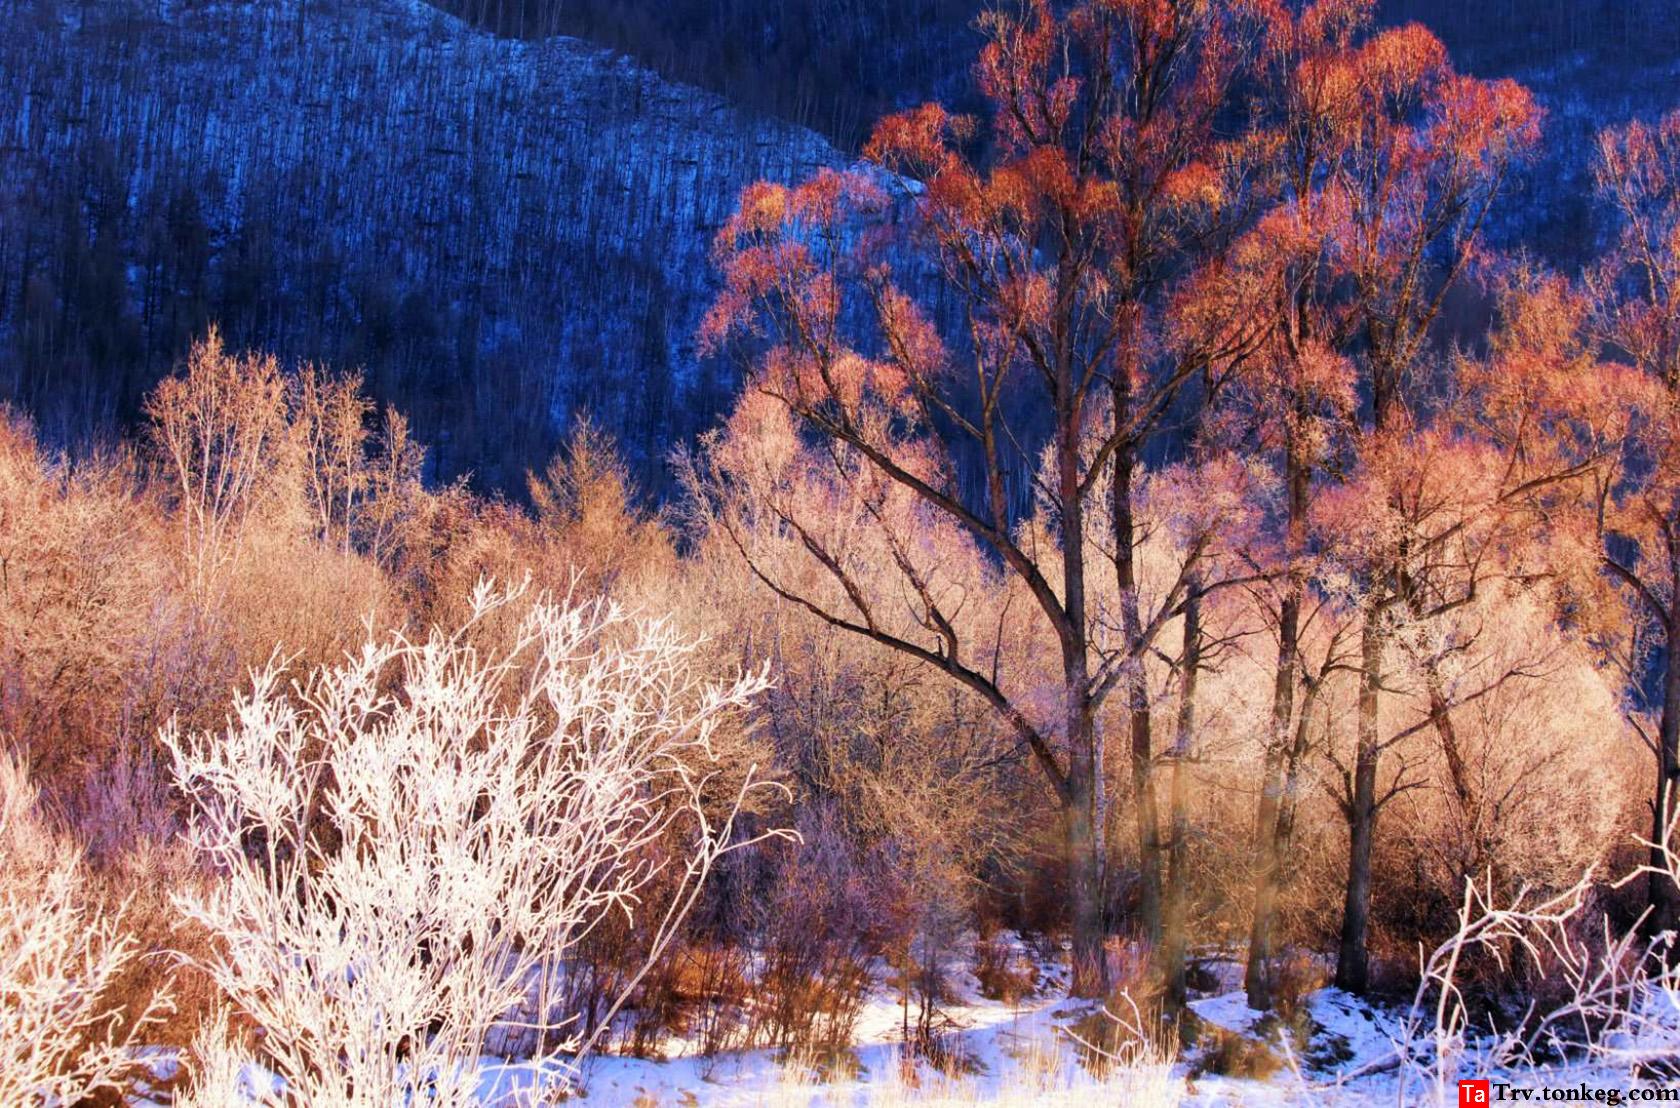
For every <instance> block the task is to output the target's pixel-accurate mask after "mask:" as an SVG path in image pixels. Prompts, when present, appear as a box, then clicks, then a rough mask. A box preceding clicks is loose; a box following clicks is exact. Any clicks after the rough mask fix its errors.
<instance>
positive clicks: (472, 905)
mask: <svg viewBox="0 0 1680 1108" xmlns="http://www.w3.org/2000/svg"><path fill="white" fill-rule="evenodd" d="M513 598H514V594H512V593H502V594H498V593H496V592H495V591H494V590H493V589H492V588H491V587H490V586H488V585H481V586H480V587H479V588H478V589H477V590H476V592H475V594H474V598H473V603H472V617H471V618H470V619H469V620H468V623H467V624H466V625H465V626H463V627H460V628H457V629H455V630H453V631H448V632H445V631H442V630H438V631H434V632H433V633H432V634H431V635H430V636H429V637H428V638H427V639H426V640H425V641H423V642H410V641H408V640H406V639H404V638H402V637H400V636H389V637H385V638H374V637H372V636H371V635H370V637H369V640H368V641H367V642H366V643H365V644H364V645H363V647H362V648H361V650H360V651H359V652H358V653H355V654H353V655H351V656H349V657H347V658H346V659H345V660H344V661H343V662H341V663H339V664H337V665H334V666H327V667H321V668H318V669H316V670H315V671H314V672H313V673H312V674H311V675H310V676H309V677H308V678H307V679H306V680H303V681H300V682H298V683H295V684H294V685H293V686H292V687H291V688H290V689H289V690H286V689H283V688H282V687H281V682H280V679H279V676H278V673H279V671H278V668H277V666H274V665H271V666H269V667H268V668H267V669H264V670H262V671H260V672H258V673H257V674H256V675H255V677H254V682H253V687H252V689H251V690H250V692H248V693H246V694H244V695H242V696H240V697H239V698H238V699H237V700H236V702H235V706H234V713H233V718H232V720H231V722H230V725H229V726H228V728H227V729H226V731H225V733H223V734H220V735H212V734H190V735H188V734H182V733H180V732H179V731H178V730H176V729H170V730H168V731H166V733H165V735H164V742H165V744H166V745H167V746H168V748H169V749H170V751H171V753H172V754H173V756H174V764H175V773H176V777H177V779H178V780H179V782H180V784H181V787H182V788H183V789H184V790H185V791H187V792H188V793H189V794H190V795H191V796H192V798H193V800H194V802H195V807H196V811H195V814H194V817H193V820H192V825H191V832H190V834H191V839H192V841H193V843H194V845H195V847H196V848H197V850H198V851H199V852H200V853H201V855H202V856H203V857H204V858H206V859H207V860H208V861H210V862H211V863H213V864H214V866H215V867H216V868H217V869H218V870H220V871H221V872H222V874H223V875H224V880H223V882H222V883H221V884H220V885H219V886H217V887H216V888H214V889H213V890H211V891H210V892H208V893H206V894H202V895H193V896H189V897H185V898H183V899H182V901H181V904H182V907H183V908H184V909H185V910H186V912H187V913H188V914H189V915H190V916H191V917H192V918H193V919H196V920H197V921H199V922H200V923H202V924H203V925H204V926H205V927H206V928H208V929H209V931H210V932H211V933H212V934H213V935H214V936H215V937H216V938H217V940H218V941H219V944H220V952H219V953H218V954H217V955H215V956H213V957H211V958H209V959H207V964H206V965H205V967H204V968H205V969H206V970H207V971H208V972H209V973H210V974H211V976H212V977H213V978H214V979H215V980H216V982H217V983H218V985H220V987H221V988H222V990H223V991H224V992H225V993H226V995H227V996H228V997H229V998H230V999H231V1000H232V1001H233V1003H234V1004H236V1005H237V1006H238V1008H239V1009H240V1010H242V1011H243V1013H244V1014H245V1015H246V1016H248V1017H249V1018H251V1019H252V1020H254V1021H255V1023H256V1024H257V1025H258V1026H259V1027H260V1028H261V1029H262V1033H263V1037H262V1050H263V1053H264V1054H265V1055H266V1064H268V1065H270V1066H271V1067H272V1068H273V1069H274V1070H275V1071H276V1072H277V1074H278V1075H279V1076H280V1077H281V1078H282V1079H283V1080H284V1082H285V1088H286V1098H287V1100H286V1103H295V1104H309V1105H323V1106H328V1105H342V1104H351V1103H354V1104H391V1103H404V1102H407V1101H408V1100H409V1099H411V1098H416V1097H424V1098H425V1099H426V1101H427V1102H428V1103H430V1104H437V1105H446V1104H462V1105H464V1104H468V1103H471V1102H472V1099H473V1097H474V1096H475V1094H476V1092H477V1090H478V1088H479V1086H480V1084H481V1083H482V1081H483V1080H485V1078H486V1077H487V1076H488V1069H489V1067H488V1065H487V1064H486V1063H485V1062H484V1061H482V1057H483V1055H484V1054H485V1052H486V1050H487V1049H488V1043H489V1040H490V1039H491V1036H492V1032H493V1031H504V1032H505V1031H510V1030H515V1031H516V1030H519V1029H522V1028H523V1029H533V1030H535V1032H536V1037H535V1040H534V1041H535V1043H536V1050H537V1054H538V1057H536V1058H535V1059H534V1060H535V1061H536V1062H537V1063H538V1064H539V1066H542V1067H544V1070H545V1072H554V1073H556V1074H558V1073H560V1072H562V1071H561V1069H560V1067H559V1065H558V1055H559V1053H560V1051H561V1050H562V1049H569V1050H572V1051H576V1052H579V1053H586V1052H587V1051H588V1049H589V1048H590V1047H591V1046H592V1045H593V1042H592V1040H583V1039H581V1037H580V1036H577V1035H575V1034H573V1035H570V1036H569V1037H568V1038H567V1039H566V1040H564V1041H563V1040H562V1039H561V1038H560V1037H559V1035H558V1034H556V1032H558V1031H560V1030H561V1029H563V1027H564V1024H565V1019H566V1013H560V1012H556V1011H554V1010H553V1008H552V1007H551V1006H550V1004H549V1000H550V990H549V988H548V983H549V982H551V981H552V980H553V978H554V975H555V974H556V973H557V972H559V970H560V968H561V967H562V966H563V964H564V959H565V956H566V954H567V952H568V951H569V950H571V949H572V948H573V947H574V946H575V944H576V943H577V942H578V941H579V940H580V939H581V938H582V937H583V936H585V935H587V934H588V933H589V931H590V930H591V929H592V928H593V927H595V926H597V925H598V924H600V923H601V922H602V921H603V920H604V919H606V918H607V917H608V916H609V915H610V914H613V913H621V914H623V915H625V916H630V915H632V914H634V913H636V912H637V911H638V910H640V909H641V908H642V907H643V903H642V900H641V894H642V893H643V891H644V890H645V889H647V888H648V887H649V886H650V885H651V884H652V883H653V882H654V881H655V880H656V879H657V878H659V877H660V876H661V875H662V874H663V873H664V872H665V871H666V870H667V869H669V870H671V871H673V872H675V873H676V874H677V875H678V876H679V879H680V886H681V891H680V893H679V895H677V896H676V897H674V898H673V899H671V900H670V902H669V903H668V905H667V906H666V908H665V910H664V911H663V913H662V914H658V915H656V916H655V917H654V918H653V919H652V920H650V921H648V923H647V924H646V926H648V927H649V928H651V929H652V933H653V934H654V936H655V939H654V940H653V942H652V943H651V944H650V948H649V953H648V961H649V962H651V961H653V960H654V959H657V958H658V957H659V956H660V955H661V954H662V953H663V950H664V947H665V945H666V944H667V942H668V941H669V939H670V937H671V935H672V934H673V933H674V932H675V930H676V927H677V926H678V925H679V924H680V922H681V920H682V918H683V915H684V914H685V913H686V911H687V910H688V909H689V908H690V907H691V906H692V904H693V902H694V899H695V896H696V895H697V892H698V889H699V886H700V884H701V882H702V881H703V880H704V878H705V876H706V874H707V872H708V871H709V870H710V868H711V866H712V863H713V862H714V861H715V860H716V858H717V857H718V856H719V854H720V853H722V852H723V851H724V850H726V849H728V848H729V844H730V843H731V825H732V821H733V813H732V811H726V812H725V813H724V815H723V817H722V818H721V819H717V818H714V817H710V816H708V815H707V810H706V809H705V807H704V806H703V805H702V803H701V797H702V792H703V790H704V789H705V787H706V785H707V783H708V781H709V780H710V748H709V741H710V736H711V735H712V733H713V731H714V730H715V728H716V727H717V726H718V724H719V723H720V721H721V720H723V719H724V718H726V717H727V716H729V715H731V714H733V713H735V712H737V711H739V710H740V709H741V708H743V707H744V706H745V705H746V703H747V702H748V700H749V699H750V698H751V697H753V696H754V695H756V694H757V693H758V692H759V691H760V690H761V689H762V688H763V687H764V682H763V679H762V678H761V677H759V676H748V677H742V678H739V679H736V680H734V681H729V682H723V683H715V684H713V683H706V682H705V681H703V680H702V678H701V677H699V676H698V675H696V674H695V673H694V672H692V668H691V667H690V665H689V659H690V655H691V654H692V653H693V651H694V650H695V644H694V643H692V642H689V641H686V640H684V639H682V638H681V637H679V636H678V635H677V634H676V633H675V632H674V631H673V630H672V628H671V627H670V625H669V624H668V623H666V622H663V621H658V620H635V619H631V618H629V617H627V616H625V615H624V614H623V613H622V612H621V611H620V610H618V609H617V608H615V607H610V606H607V605H605V604H600V603H596V604H586V605H576V606H556V605H553V604H550V603H547V602H546V601H541V600H539V601H538V602H537V603H535V604H533V605H532V606H531V607H530V610H529V612H528V613H527V614H526V616H525V617H524V618H523V620H522V621H521V624H520V626H521V632H520V634H519V636H518V637H517V639H516V641H515V642H514V644H513V646H512V647H511V648H510V649H509V650H508V651H507V652H506V653H503V654H489V653H482V652H480V651H479V650H477V649H475V648H474V647H472V646H471V645H470V644H469V642H468V639H467V636H468V633H469V631H470V625H471V623H472V621H473V620H477V619H482V618H485V617H486V616H488V615H489V614H490V613H492V612H494V611H495V610H497V609H498V608H502V607H505V606H506V605H507V604H508V603H509V602H510V601H511V600H512V599H513ZM750 784H751V782H750V778H749V782H748V785H747V786H744V787H750ZM684 825H686V826H687V829H688V830H687V836H686V843H687V844H688V853H687V854H686V855H683V856H675V855H671V854H665V855H663V856H655V855H652V854H650V852H649V851H648V850H647V848H648V847H649V846H650V845H651V844H653V843H655V842H657V841H660V840H662V839H666V838H667V836H668V835H670V834H671V833H673V831H674V829H676V828H678V827H679V826H684ZM636 983H637V980H636V978H632V979H631V980H630V981H628V982H627V983H626V985H625V988H624V990H623V992H621V993H620V1000H622V996H623V993H624V992H628V991H629V990H630V989H632V988H634V987H635V985H636ZM609 1022H610V1021H609Z"/></svg>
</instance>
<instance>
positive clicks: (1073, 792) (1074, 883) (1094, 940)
mask: <svg viewBox="0 0 1680 1108" xmlns="http://www.w3.org/2000/svg"><path fill="white" fill-rule="evenodd" d="M1091 769H1092V767H1091V764H1090V761H1089V759H1076V760H1075V765H1074V766H1073V767H1072V772H1070V773H1069V774H1068V796H1067V800H1066V803H1065V804H1064V806H1063V814H1064V816H1065V818H1066V823H1067V826H1066V837H1067V869H1068V894H1069V899H1070V900H1071V902H1072V903H1071V904H1070V905H1069V907H1070V908H1071V911H1072V916H1073V983H1072V986H1071V992H1072V994H1073V995H1074V996H1078V997H1104V996H1107V995H1108V987H1109V980H1108V957H1107V952H1106V950H1105V949H1104V940H1105V938H1106V937H1107V936H1106V934H1105V932H1106V930H1107V928H1106V927H1105V926H1104V921H1103V895H1102V866H1101V859H1100V857H1099V856H1098V853H1097V836H1096V827H1095V823H1094V820H1093V816H1094V815H1095V812H1096V804H1095V800H1096V790H1095V788H1094V784H1095V775H1094V774H1093V773H1092V772H1091Z"/></svg>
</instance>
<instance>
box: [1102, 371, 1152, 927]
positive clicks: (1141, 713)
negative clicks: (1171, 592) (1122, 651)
mask: <svg viewBox="0 0 1680 1108" xmlns="http://www.w3.org/2000/svg"><path fill="white" fill-rule="evenodd" d="M1123 401H1124V393H1123V392H1122V391H1121V390H1119V389H1117V390H1116V396H1115V403H1116V406H1117V407H1116V410H1117V411H1124V409H1123V408H1120V407H1118V405H1119V404H1121V403H1122V402H1123ZM1133 465H1134V459H1133V458H1132V455H1131V452H1130V451H1129V450H1120V451H1117V452H1116V453H1115V460H1114V504H1113V513H1114V524H1113V526H1114V544H1115V546H1114V550H1115V559H1114V562H1115V578H1116V581H1115V583H1116V585H1117V586H1118V587H1119V591H1120V620H1121V630H1122V631H1123V632H1124V634H1125V637H1126V643H1127V645H1128V646H1129V647H1136V646H1137V645H1138V644H1140V643H1141V642H1142V640H1143V620H1142V617H1141V616H1140V615H1139V614H1138V586H1137V568H1136V565H1135V559H1134V555H1133V549H1134V541H1135V529H1134V524H1133V517H1132V492H1131V488H1132V467H1133ZM1126 709H1127V711H1128V712H1129V713H1130V715H1131V729H1132V746H1131V770H1132V806H1133V814H1134V816H1135V821H1136V827H1137V845H1138V923H1139V931H1140V932H1141V933H1142V936H1143V939H1144V941H1145V942H1147V943H1149V944H1150V945H1151V946H1154V945H1156V944H1158V943H1159V942H1160V941H1161V823H1160V813H1159V812H1158V811H1157V808H1156V803H1155V751H1154V737H1153V729H1154V725H1153V720H1152V719H1151V716H1150V709H1149V679H1148V676H1147V674H1146V673H1145V672H1144V668H1143V658H1142V657H1141V656H1139V657H1138V658H1137V659H1136V660H1135V661H1134V662H1132V664H1131V671H1130V672H1129V673H1127V675H1126Z"/></svg>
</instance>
